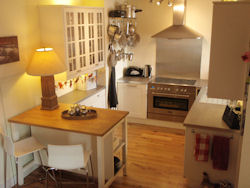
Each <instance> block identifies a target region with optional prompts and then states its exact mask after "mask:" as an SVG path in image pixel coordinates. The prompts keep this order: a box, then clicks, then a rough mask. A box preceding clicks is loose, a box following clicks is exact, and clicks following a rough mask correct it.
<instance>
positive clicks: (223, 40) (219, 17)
mask: <svg viewBox="0 0 250 188" xmlns="http://www.w3.org/2000/svg"><path fill="white" fill-rule="evenodd" d="M249 20H250V3H249V2H234V3H232V2H231V3H230V2H228V3H225V2H215V3H214V9H213V23H212V38H211V53H210V67H209V80H208V97H211V98H225V99H232V100H235V99H236V100H237V99H243V94H244V88H245V80H246V75H247V70H246V63H244V62H243V61H242V59H241V56H242V55H243V54H244V53H245V52H246V51H248V50H249V32H250V24H249Z"/></svg>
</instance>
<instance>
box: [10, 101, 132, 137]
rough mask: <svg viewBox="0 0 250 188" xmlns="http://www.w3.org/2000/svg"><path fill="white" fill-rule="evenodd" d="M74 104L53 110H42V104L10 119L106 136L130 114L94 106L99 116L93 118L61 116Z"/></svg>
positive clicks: (60, 106)
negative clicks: (76, 118) (70, 118)
mask: <svg viewBox="0 0 250 188" xmlns="http://www.w3.org/2000/svg"><path fill="white" fill-rule="evenodd" d="M71 105H72V104H63V103H60V104H59V108H58V109H56V110H53V111H47V110H40V105H39V106H36V107H35V108H32V109H31V110H27V111H25V112H23V113H21V114H19V115H17V116H15V117H12V118H10V119H9V120H8V121H9V122H12V123H20V124H26V125H31V126H38V127H44V128H52V129H58V130H65V131H71V132H77V133H84V134H89V135H94V136H104V135H105V134H106V133H107V132H108V131H109V130H110V129H112V128H113V127H114V126H115V125H116V124H117V123H118V122H119V121H121V120H122V119H123V118H125V117H126V116H127V115H128V112H126V111H119V110H109V109H101V108H92V107H91V109H95V110H96V111H97V118H96V119H91V120H66V119H63V118H62V117H61V112H62V111H64V110H67V109H69V108H70V106H71Z"/></svg>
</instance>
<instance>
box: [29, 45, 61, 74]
mask: <svg viewBox="0 0 250 188" xmlns="http://www.w3.org/2000/svg"><path fill="white" fill-rule="evenodd" d="M65 70H66V66H65V64H64V63H63V62H62V61H60V59H59V57H58V56H57V55H56V53H55V51H54V50H53V48H40V49H37V50H36V51H35V53H34V55H33V57H32V60H31V62H30V63H29V65H28V66H27V69H26V72H27V73H28V74H29V75H32V76H49V75H54V74H58V73H61V72H64V71H65Z"/></svg>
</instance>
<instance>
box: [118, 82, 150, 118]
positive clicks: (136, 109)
mask: <svg viewBox="0 0 250 188" xmlns="http://www.w3.org/2000/svg"><path fill="white" fill-rule="evenodd" d="M117 92H118V110H125V111H129V116H130V117H135V118H143V119H146V118H147V84H133V83H118V87H117Z"/></svg>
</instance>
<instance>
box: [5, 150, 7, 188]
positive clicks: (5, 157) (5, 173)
mask: <svg viewBox="0 0 250 188" xmlns="http://www.w3.org/2000/svg"><path fill="white" fill-rule="evenodd" d="M6 172H7V153H6V152H5V151H4V188H7V185H6V183H7V181H6V178H7V175H6Z"/></svg>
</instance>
